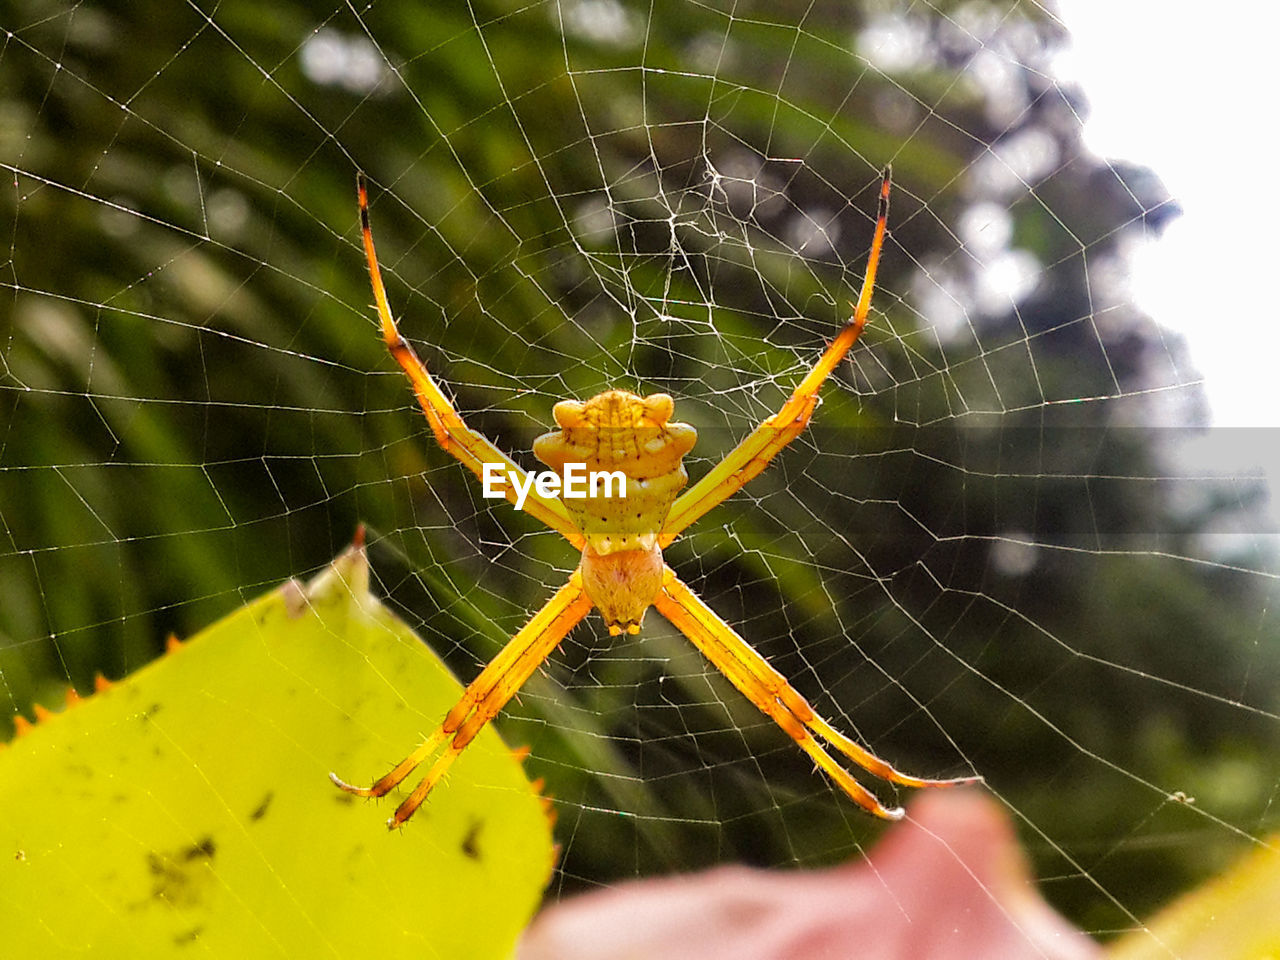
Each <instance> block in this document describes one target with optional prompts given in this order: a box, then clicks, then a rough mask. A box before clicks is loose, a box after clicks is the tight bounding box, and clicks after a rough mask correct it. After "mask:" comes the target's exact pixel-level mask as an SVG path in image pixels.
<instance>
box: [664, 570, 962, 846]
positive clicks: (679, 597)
mask: <svg viewBox="0 0 1280 960" xmlns="http://www.w3.org/2000/svg"><path fill="white" fill-rule="evenodd" d="M662 584H663V585H662V592H661V593H659V594H658V597H657V599H656V600H654V602H653V605H654V606H655V607H657V609H658V612H659V613H661V614H662V615H663V616H664V617H666V618H667V619H668V620H670V621H671V623H672V624H673V625H674V626H675V627H676V628H677V629H678V630H679V631H680V632H681V633H683V634H684V635H685V636H686V637H688V638H689V640H690V641H692V642H693V644H694V646H696V647H697V648H698V649H699V650H701V651H702V653H703V654H704V655H705V656H706V658H707V659H708V660H710V661H711V663H712V665H713V666H714V667H715V668H716V669H717V670H719V671H720V672H721V673H723V674H724V675H725V677H727V678H728V679H729V681H730V682H731V683H733V685H734V686H735V687H737V688H738V689H739V690H740V691H741V692H742V693H743V694H745V695H746V697H747V698H748V699H749V700H750V701H751V702H752V703H754V704H755V705H756V706H757V707H759V708H760V710H761V711H762V712H763V713H764V714H765V715H766V716H767V717H769V718H770V719H771V720H773V721H774V723H776V724H777V725H778V726H780V727H781V728H782V729H783V730H784V731H785V732H786V733H787V735H788V736H789V737H791V739H792V740H794V741H795V742H796V743H797V744H799V746H800V749H802V750H803V751H804V752H805V753H807V754H809V756H810V757H812V758H813V759H814V761H815V762H816V763H817V764H818V766H819V767H821V768H822V770H824V771H825V772H826V773H827V775H828V776H830V777H831V779H832V780H834V781H835V782H836V783H837V784H839V786H840V788H841V789H842V790H844V792H845V793H847V794H848V795H849V797H850V798H851V799H852V800H853V802H854V803H856V804H857V805H858V806H860V807H862V808H863V809H864V810H866V811H868V812H869V813H873V814H875V815H876V816H877V817H882V818H884V819H885V820H898V819H901V817H902V815H903V811H902V808H901V807H886V806H884V805H883V804H882V803H880V801H879V800H877V799H876V797H875V796H874V795H873V794H872V793H871V791H869V790H868V789H867V788H866V787H864V786H863V785H862V784H860V783H859V782H858V781H857V780H855V779H854V778H853V777H852V776H851V775H850V774H849V772H848V771H847V770H846V769H845V768H844V767H842V766H841V765H840V764H839V762H838V761H837V760H836V759H835V758H834V757H832V756H831V754H830V753H828V752H827V750H826V748H825V747H824V746H823V745H822V743H820V742H819V739H818V738H821V739H822V740H825V741H826V742H827V744H829V745H830V746H832V747H834V748H835V749H836V750H837V751H838V752H839V753H842V754H844V756H846V757H848V758H849V759H850V760H852V761H853V762H854V763H856V764H857V765H858V766H860V767H862V768H863V769H865V770H867V771H868V772H870V773H873V774H875V775H876V776H877V777H880V778H881V779H883V780H888V781H890V782H892V783H898V784H902V785H904V786H909V787H951V786H957V785H959V784H965V783H979V782H981V780H982V778H981V777H956V778H954V779H950V780H926V779H924V778H923V777H913V776H911V775H909V774H905V773H901V772H900V771H898V770H895V769H894V768H893V767H892V766H891V765H890V764H888V763H886V762H885V761H884V760H882V759H880V758H879V757H877V756H876V755H875V754H873V753H871V752H870V751H868V750H866V749H864V748H862V747H860V746H858V745H857V744H856V743H854V742H853V741H852V740H850V739H849V738H848V737H846V736H845V735H844V734H842V733H840V732H838V731H836V730H835V729H833V728H832V726H831V725H830V724H829V723H828V722H827V721H826V720H824V719H823V718H822V717H820V716H818V715H817V714H816V713H814V711H813V708H812V707H811V706H809V702H808V701H807V700H805V698H804V697H802V696H801V695H800V694H799V693H797V692H796V690H795V689H794V688H793V687H792V686H791V684H789V683H788V682H787V680H786V678H785V677H783V676H782V674H780V673H779V672H778V671H777V670H775V669H774V668H773V667H771V666H770V665H769V662H768V661H767V660H765V659H764V657H762V656H761V655H760V654H759V653H757V652H756V651H755V650H754V649H753V648H752V647H751V645H750V644H748V643H747V642H746V641H745V640H743V639H742V638H741V637H740V636H738V634H737V633H736V632H734V629H733V628H732V627H731V626H729V624H727V623H725V622H724V621H723V620H721V619H720V617H719V616H717V615H716V613H715V611H713V610H712V609H711V608H710V607H708V606H707V605H706V604H705V603H704V602H703V601H702V600H701V599H700V598H699V597H698V595H697V594H695V593H694V592H693V591H692V590H690V589H689V587H688V586H686V585H685V584H684V583H682V582H681V581H680V579H679V578H678V577H677V576H676V575H675V573H674V572H673V571H672V569H671V568H670V567H667V568H666V569H665V570H664V571H663V581H662ZM815 734H816V735H817V736H816V737H815V736H814V735H815Z"/></svg>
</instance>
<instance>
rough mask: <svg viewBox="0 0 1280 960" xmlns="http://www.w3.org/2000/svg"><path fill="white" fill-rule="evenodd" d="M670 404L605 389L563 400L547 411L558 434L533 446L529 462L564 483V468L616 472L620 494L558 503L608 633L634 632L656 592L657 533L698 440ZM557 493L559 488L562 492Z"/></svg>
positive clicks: (685, 478) (662, 398) (663, 398)
mask: <svg viewBox="0 0 1280 960" xmlns="http://www.w3.org/2000/svg"><path fill="white" fill-rule="evenodd" d="M674 407H675V401H674V400H672V399H671V397H669V396H668V395H667V394H665V393H653V394H650V395H649V396H647V397H640V396H637V395H636V394H634V393H629V392H628V391H626V390H606V391H605V392H604V393H602V394H599V395H598V396H595V397H592V398H591V399H590V400H587V401H585V402H580V401H577V400H562V401H560V402H559V403H557V404H556V405H555V407H554V409H553V411H552V412H553V414H554V416H555V419H556V424H557V425H559V427H560V429H559V430H557V431H553V432H551V433H544V434H543V435H542V436H540V437H538V439H537V440H535V441H534V442H533V455H534V456H535V457H537V458H538V459H539V460H541V461H542V462H543V463H545V464H546V465H547V466H548V467H550V468H551V469H552V470H554V471H555V472H556V473H558V474H560V475H561V477H563V476H564V472H565V465H566V464H580V465H581V466H582V467H583V468H584V470H585V472H586V473H587V474H588V475H591V474H595V473H612V472H615V471H616V472H620V473H621V474H622V475H623V476H624V477H625V478H626V484H625V487H626V489H625V490H621V491H619V490H617V489H606V488H603V486H602V487H601V488H600V489H597V490H596V495H594V496H588V497H586V498H573V497H565V498H564V506H565V509H566V510H567V511H568V512H569V518H570V519H571V520H572V521H573V525H574V526H575V527H577V529H578V530H579V531H580V532H581V533H582V535H583V537H584V538H585V539H586V543H585V544H584V545H583V547H582V563H581V564H580V565H579V568H578V569H579V570H580V571H581V573H582V584H583V587H584V588H585V589H586V592H587V596H588V597H589V598H590V599H591V602H592V603H594V604H595V605H596V609H598V610H599V611H600V616H601V617H603V618H604V622H605V625H606V626H608V628H609V632H610V633H611V634H614V635H615V636H616V635H617V634H619V633H622V632H623V631H626V632H627V633H638V632H639V631H640V622H641V620H642V619H643V618H644V612H645V610H647V609H648V608H649V606H650V605H651V604H652V603H653V600H654V598H655V597H656V596H657V595H658V591H659V590H660V589H661V587H662V549H661V547H660V546H659V544H658V533H659V531H661V530H662V525H663V524H664V523H665V522H666V519H667V514H668V513H670V512H671V504H672V503H674V502H675V499H676V494H678V493H679V492H680V491H681V490H682V489H683V488H684V485H685V484H686V483H688V482H689V475H688V474H687V473H686V472H685V469H684V463H683V458H684V455H685V454H686V453H688V452H689V451H690V450H691V449H692V448H693V444H694V442H695V441H696V440H697V439H698V434H697V431H695V430H694V429H693V427H691V426H689V425H688V424H687V423H678V422H675V421H672V420H671V413H672V410H673V409H674ZM562 489H563V487H562Z"/></svg>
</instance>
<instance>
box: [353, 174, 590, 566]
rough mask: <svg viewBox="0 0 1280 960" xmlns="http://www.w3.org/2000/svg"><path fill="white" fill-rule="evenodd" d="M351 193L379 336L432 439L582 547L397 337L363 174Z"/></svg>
mask: <svg viewBox="0 0 1280 960" xmlns="http://www.w3.org/2000/svg"><path fill="white" fill-rule="evenodd" d="M356 194H357V198H358V199H359V202H360V234H361V237H362V238H363V240H364V253H365V259H366V260H367V261H368V263H369V281H370V283H371V284H372V285H373V300H374V305H375V306H376V307H377V310H378V319H379V322H380V324H381V328H382V339H383V340H384V341H385V342H386V344H387V349H388V350H389V351H390V352H391V355H392V356H393V357H394V358H395V360H396V362H397V363H398V364H400V368H401V369H402V370H404V372H405V375H406V376H408V378H409V380H410V382H412V384H413V392H414V395H415V396H416V397H417V398H418V405H419V406H420V407H422V412H423V413H424V414H425V415H426V417H427V422H428V423H430V424H431V432H432V433H433V434H435V438H436V442H437V443H439V444H440V446H441V447H442V448H443V449H444V450H445V452H446V453H449V454H451V455H452V456H454V457H456V458H457V459H458V460H460V461H461V462H462V464H463V465H464V466H465V467H466V468H467V469H468V470H470V471H471V472H472V473H474V474H475V475H476V476H477V477H479V478H480V479H481V480H483V479H484V467H485V464H486V463H496V464H499V465H500V466H501V468H502V469H501V470H500V471H499V474H500V477H501V482H502V484H503V487H504V489H503V493H504V495H505V496H506V498H507V499H508V500H510V501H511V502H512V503H515V502H516V501H517V499H519V495H518V494H517V493H516V489H515V485H516V484H519V486H520V488H521V489H523V490H524V491H526V492H525V495H524V497H523V500H524V511H525V512H526V513H530V514H532V515H533V516H535V517H537V518H538V519H539V520H541V521H542V522H543V523H545V524H546V525H547V526H549V527H550V528H551V529H553V530H555V531H557V532H559V533H560V534H561V535H563V536H564V537H565V539H567V540H568V541H569V542H570V543H572V544H573V545H574V546H575V547H579V548H581V547H582V543H583V539H582V534H581V533H579V532H578V529H577V528H576V527H575V526H574V525H573V521H572V520H570V519H569V515H568V513H567V512H565V508H564V504H563V503H561V502H560V500H559V499H557V498H556V497H545V496H543V495H542V494H540V493H539V492H538V491H537V490H536V489H534V488H533V487H532V486H530V484H529V483H528V477H527V475H526V473H525V471H524V470H523V468H521V467H520V466H519V465H518V464H516V462H515V461H514V460H512V459H511V458H510V457H508V456H507V455H506V454H505V453H503V452H502V451H501V450H499V449H498V448H497V447H495V446H494V445H493V444H492V443H490V442H489V440H488V438H487V437H485V436H484V435H483V434H481V433H479V432H478V431H475V430H472V429H471V428H470V427H468V426H467V425H466V423H465V422H463V419H462V417H461V416H460V415H459V414H458V411H457V410H456V409H455V408H454V406H453V404H452V403H450V402H449V399H448V398H447V397H446V396H445V395H444V391H442V390H441V389H440V386H439V384H437V383H436V382H435V380H434V379H433V378H432V376H431V374H430V373H429V372H428V371H427V367H426V364H424V363H423V362H422V361H421V360H420V359H418V355H417V354H416V353H414V351H413V347H411V346H410V345H409V341H408V340H406V339H405V338H404V337H403V336H401V334H400V329H399V327H397V326H396V321H395V317H394V316H393V315H392V313H391V304H390V303H389V302H388V300H387V290H386V287H385V286H384V285H383V283H382V270H381V269H380V268H379V267H378V253H377V251H376V250H375V249H374V246H373V230H372V228H371V226H370V223H369V188H368V184H367V182H366V181H365V176H364V174H363V173H358V174H356ZM513 481H514V482H513Z"/></svg>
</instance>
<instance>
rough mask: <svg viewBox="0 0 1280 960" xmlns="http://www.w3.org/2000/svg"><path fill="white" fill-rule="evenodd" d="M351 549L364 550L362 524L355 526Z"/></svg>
mask: <svg viewBox="0 0 1280 960" xmlns="http://www.w3.org/2000/svg"><path fill="white" fill-rule="evenodd" d="M351 547H352V549H354V550H363V549H364V524H363V523H357V524H356V533H355V536H353V537H352V538H351Z"/></svg>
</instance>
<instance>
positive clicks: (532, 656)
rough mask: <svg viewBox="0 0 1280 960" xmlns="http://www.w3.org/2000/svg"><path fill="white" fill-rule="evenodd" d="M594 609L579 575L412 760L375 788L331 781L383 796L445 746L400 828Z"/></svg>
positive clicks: (402, 809) (401, 813)
mask: <svg viewBox="0 0 1280 960" xmlns="http://www.w3.org/2000/svg"><path fill="white" fill-rule="evenodd" d="M591 606H592V604H591V601H590V600H589V599H588V598H587V595H586V592H585V591H584V590H583V587H582V577H581V575H579V574H578V573H577V572H576V571H575V572H574V573H573V575H572V576H571V577H570V578H569V582H568V583H567V584H565V585H564V586H563V587H561V588H560V590H559V591H557V592H556V595H555V596H553V597H552V598H551V599H550V600H549V601H547V603H546V605H545V606H544V607H543V608H542V609H541V610H539V611H538V612H537V613H536V614H534V616H533V619H531V620H530V621H529V622H528V623H527V624H525V625H524V627H522V628H521V629H520V630H519V631H518V632H517V633H516V635H515V636H513V637H512V638H511V640H510V641H509V642H508V643H507V645H506V646H505V647H503V648H502V651H501V652H500V653H499V654H498V655H497V656H496V657H494V658H493V660H491V661H490V662H489V665H488V666H486V667H485V668H484V670H482V671H481V673H480V676H478V677H476V678H475V680H473V681H472V682H471V685H470V686H468V687H467V689H466V690H465V691H464V692H463V694H462V697H461V699H459V700H458V702H457V704H455V705H454V707H453V709H452V710H450V711H449V713H448V714H447V715H446V716H445V718H444V721H443V722H442V723H441V724H440V726H439V727H437V728H436V730H435V732H434V733H432V734H431V736H429V737H427V739H426V740H424V741H423V742H422V743H421V745H419V746H418V748H417V749H416V750H414V751H413V752H412V753H411V754H409V756H407V757H405V758H404V759H403V760H401V761H400V762H399V763H397V764H396V765H395V766H394V767H392V768H391V770H390V771H389V772H388V773H387V774H386V775H385V776H383V777H382V778H381V779H380V780H378V781H377V782H376V783H374V784H373V786H371V787H356V786H352V785H351V784H349V783H347V782H345V781H344V780H341V779H339V777H338V775H337V774H334V773H330V774H329V779H330V780H332V781H333V782H334V783H335V784H336V785H337V786H339V787H341V788H342V789H343V790H345V791H347V793H353V794H355V795H356V796H359V797H382V796H385V795H386V794H388V793H390V792H391V791H392V790H394V789H395V788H396V787H397V786H399V784H400V783H401V782H402V781H403V780H404V779H405V778H406V777H408V776H409V774H411V773H412V772H413V771H414V769H415V768H416V767H418V766H419V765H420V764H422V763H423V762H424V761H426V760H427V759H428V758H429V757H431V756H432V755H434V754H435V753H436V752H437V751H438V750H440V748H441V747H443V748H444V750H443V752H441V753H440V755H439V756H438V757H436V760H435V762H434V763H433V764H432V765H431V766H430V767H429V768H428V770H427V773H426V775H425V776H424V777H423V778H422V780H420V781H419V782H418V785H417V786H416V787H414V788H413V792H412V793H410V794H409V796H408V797H406V798H405V800H404V801H403V802H402V803H401V804H400V806H399V807H397V808H396V812H395V813H394V814H393V815H392V817H391V819H389V820H388V821H387V826H388V827H390V828H394V827H398V826H400V825H401V824H403V823H404V822H405V821H406V820H408V819H409V818H410V817H411V816H413V813H414V811H415V810H417V809H418V807H420V806H422V802H423V801H424V800H426V799H427V794H429V793H430V792H431V790H432V788H433V787H434V786H435V785H436V784H437V783H438V782H439V781H440V778H441V777H443V776H444V775H445V773H446V772H447V771H448V770H449V768H450V767H451V766H453V762H454V761H455V760H456V759H458V756H459V755H460V754H461V753H462V751H463V750H465V749H466V748H467V745H468V744H469V743H471V741H472V740H474V739H475V736H476V734H478V733H479V732H480V731H481V729H483V727H484V725H485V724H486V723H488V722H489V721H490V720H492V719H493V718H494V717H495V716H497V714H498V711H500V710H501V709H502V708H503V707H504V706H506V704H507V701H508V700H510V699H511V698H512V697H513V696H514V695H515V694H516V692H517V691H518V690H519V689H520V688H521V687H522V686H524V683H525V681H526V680H528V679H529V677H531V676H532V675H533V672H534V671H535V670H537V669H538V667H539V666H541V665H542V663H543V661H545V660H546V659H547V657H548V656H549V655H550V653H551V651H552V650H554V649H555V648H556V647H557V646H558V645H559V644H560V641H561V640H563V639H564V637H565V635H566V634H568V632H569V631H570V630H572V629H573V628H574V627H575V626H577V624H578V622H579V621H580V620H582V618H583V617H585V616H586V615H587V614H588V613H590V612H591Z"/></svg>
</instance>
